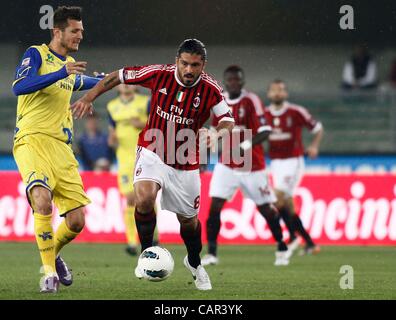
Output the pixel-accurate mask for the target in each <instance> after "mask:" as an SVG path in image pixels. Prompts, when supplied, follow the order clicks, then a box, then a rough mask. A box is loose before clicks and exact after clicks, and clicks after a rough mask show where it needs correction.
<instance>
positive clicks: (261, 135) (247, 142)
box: [240, 126, 271, 151]
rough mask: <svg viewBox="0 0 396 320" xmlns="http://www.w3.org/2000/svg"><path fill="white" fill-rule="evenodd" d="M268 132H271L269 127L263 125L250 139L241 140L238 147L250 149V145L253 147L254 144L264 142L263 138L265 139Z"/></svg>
mask: <svg viewBox="0 0 396 320" xmlns="http://www.w3.org/2000/svg"><path fill="white" fill-rule="evenodd" d="M270 133H271V127H270V126H263V127H262V130H260V132H258V133H256V134H255V135H254V137H253V138H252V140H250V139H246V140H244V141H242V143H241V144H240V148H241V149H242V150H243V151H246V150H248V149H250V148H251V147H253V146H254V145H256V144H260V143H262V142H264V141H265V140H267V139H268V137H269V135H270Z"/></svg>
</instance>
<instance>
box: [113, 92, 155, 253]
mask: <svg viewBox="0 0 396 320" xmlns="http://www.w3.org/2000/svg"><path fill="white" fill-rule="evenodd" d="M117 91H118V97H117V98H115V99H113V100H111V101H110V102H109V103H108V104H107V111H108V116H109V145H110V146H111V147H113V148H115V149H116V157H117V162H118V187H119V190H120V192H121V194H122V195H123V196H125V198H126V202H127V205H126V208H125V211H124V221H125V234H126V238H127V242H128V246H127V248H126V252H127V253H128V254H130V255H136V254H137V244H138V236H137V230H136V224H135V194H134V190H133V172H134V168H135V155H136V146H137V141H138V138H139V133H140V131H141V130H142V129H143V128H144V126H145V125H146V122H147V119H148V114H149V112H148V107H149V97H148V96H146V95H142V94H139V93H137V88H136V86H130V85H125V84H120V85H119V86H118V87H117ZM156 237H157V238H158V234H157V233H156ZM156 242H157V243H158V240H157V241H156Z"/></svg>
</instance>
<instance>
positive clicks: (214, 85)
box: [201, 72, 223, 94]
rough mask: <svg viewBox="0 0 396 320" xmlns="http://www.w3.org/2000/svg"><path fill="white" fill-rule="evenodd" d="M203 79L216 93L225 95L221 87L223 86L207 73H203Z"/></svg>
mask: <svg viewBox="0 0 396 320" xmlns="http://www.w3.org/2000/svg"><path fill="white" fill-rule="evenodd" d="M201 79H202V81H203V82H204V83H205V84H206V85H207V86H209V87H211V88H213V89H215V92H217V93H219V94H222V93H223V88H222V87H221V85H220V84H219V83H218V82H217V80H216V79H215V78H214V77H213V76H211V75H210V74H208V73H206V72H202V75H201Z"/></svg>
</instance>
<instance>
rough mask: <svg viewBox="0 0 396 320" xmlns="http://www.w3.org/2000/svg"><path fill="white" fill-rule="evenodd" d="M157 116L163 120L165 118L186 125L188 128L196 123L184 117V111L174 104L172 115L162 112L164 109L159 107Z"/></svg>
mask: <svg viewBox="0 0 396 320" xmlns="http://www.w3.org/2000/svg"><path fill="white" fill-rule="evenodd" d="M157 114H158V115H159V116H160V117H161V118H164V119H165V120H168V121H172V122H175V123H180V124H185V125H188V126H189V125H191V124H193V123H194V119H189V118H186V117H182V114H183V109H182V108H179V107H178V106H175V105H173V104H172V105H171V108H170V113H168V112H166V111H164V110H162V108H161V107H160V106H158V105H157Z"/></svg>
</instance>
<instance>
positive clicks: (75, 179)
mask: <svg viewBox="0 0 396 320" xmlns="http://www.w3.org/2000/svg"><path fill="white" fill-rule="evenodd" d="M56 148H57V152H56V153H55V154H54V156H53V162H54V163H56V165H54V167H55V169H54V173H55V175H56V180H57V183H56V186H55V188H54V190H53V195H54V203H55V205H56V206H57V208H58V210H59V214H60V215H64V214H66V213H68V212H70V211H72V210H75V209H77V208H82V207H84V206H86V205H87V204H89V203H90V202H91V201H90V200H89V198H88V196H87V195H86V193H85V191H84V185H83V181H82V178H81V176H80V173H79V171H78V162H77V160H76V158H75V157H74V154H73V151H72V149H71V148H70V147H69V146H68V145H66V144H65V143H62V142H59V143H58V144H57V146H56Z"/></svg>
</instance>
